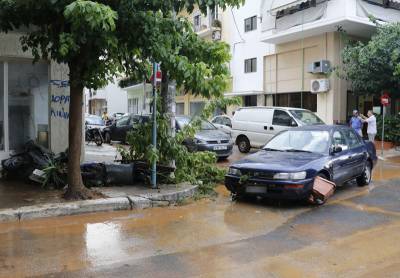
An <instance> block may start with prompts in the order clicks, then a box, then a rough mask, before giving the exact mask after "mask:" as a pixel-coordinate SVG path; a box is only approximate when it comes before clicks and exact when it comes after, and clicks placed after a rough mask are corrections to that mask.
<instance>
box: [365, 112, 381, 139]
mask: <svg viewBox="0 0 400 278" xmlns="http://www.w3.org/2000/svg"><path fill="white" fill-rule="evenodd" d="M361 118H362V121H363V123H367V124H368V129H367V134H368V140H369V141H371V142H374V141H375V136H376V133H377V130H376V118H375V115H374V113H373V112H372V110H368V117H365V116H364V115H361Z"/></svg>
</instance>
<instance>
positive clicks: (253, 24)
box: [244, 16, 257, 32]
mask: <svg viewBox="0 0 400 278" xmlns="http://www.w3.org/2000/svg"><path fill="white" fill-rule="evenodd" d="M256 29H257V16H252V17H249V18H246V19H245V20H244V31H245V32H250V31H253V30H256Z"/></svg>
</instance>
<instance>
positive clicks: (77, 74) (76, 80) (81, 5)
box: [0, 0, 243, 198]
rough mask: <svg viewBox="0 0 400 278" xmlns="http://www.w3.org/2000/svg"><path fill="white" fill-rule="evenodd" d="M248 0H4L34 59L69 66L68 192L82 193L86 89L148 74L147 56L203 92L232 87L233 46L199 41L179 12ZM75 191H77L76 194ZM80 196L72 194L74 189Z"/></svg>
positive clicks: (0, 21)
mask: <svg viewBox="0 0 400 278" xmlns="http://www.w3.org/2000/svg"><path fill="white" fill-rule="evenodd" d="M242 2H243V0H101V1H87V0H0V31H3V32H9V31H13V30H15V29H21V30H24V31H26V32H25V34H24V35H23V36H22V39H21V43H22V46H23V49H24V50H28V49H29V50H31V51H32V53H33V55H34V57H35V59H39V58H46V59H52V60H54V61H56V62H58V63H65V64H68V66H69V69H70V76H69V79H70V80H69V81H70V94H71V96H70V111H69V115H70V118H69V154H70V155H69V162H68V185H69V187H68V190H69V191H67V193H68V192H70V194H69V195H70V196H72V198H75V197H76V196H77V198H84V197H85V196H84V194H83V195H82V194H80V192H83V191H84V186H83V183H82V178H81V175H80V163H79V162H80V154H81V138H82V132H81V131H82V105H81V104H82V101H83V98H82V94H83V88H84V87H86V88H89V89H97V88H100V87H103V86H105V85H106V84H107V83H108V82H109V81H111V80H113V79H114V77H115V75H118V74H120V73H124V74H126V75H128V76H131V75H132V76H138V74H139V75H140V74H144V73H145V72H146V70H147V68H148V62H149V61H156V62H159V63H161V65H162V70H163V71H166V72H168V75H169V78H171V79H173V80H175V81H176V83H177V85H178V86H181V87H183V88H185V89H186V90H190V91H192V92H193V93H194V94H200V95H202V96H205V97H211V96H217V97H219V96H221V95H222V93H223V91H224V90H225V88H226V86H227V80H226V79H227V77H228V68H227V62H228V61H229V53H228V46H227V45H226V44H224V43H213V42H206V41H203V40H201V39H200V38H199V37H198V36H197V35H196V34H195V32H194V31H193V28H192V26H191V24H190V23H189V22H188V20H187V19H185V18H183V17H179V16H176V15H178V14H179V13H180V12H181V11H184V10H185V11H188V12H189V13H190V12H191V11H193V9H194V8H195V7H196V6H197V7H199V8H200V10H201V11H202V12H203V13H206V12H207V10H208V8H213V7H215V6H216V5H218V6H219V7H222V8H226V7H227V6H238V5H240V4H242ZM75 193H77V194H75ZM74 194H75V195H74Z"/></svg>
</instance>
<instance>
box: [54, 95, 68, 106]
mask: <svg viewBox="0 0 400 278" xmlns="http://www.w3.org/2000/svg"><path fill="white" fill-rule="evenodd" d="M51 102H55V103H59V104H66V103H67V102H69V96H65V95H61V96H55V95H52V96H51Z"/></svg>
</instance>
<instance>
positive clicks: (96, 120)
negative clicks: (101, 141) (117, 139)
mask: <svg viewBox="0 0 400 278" xmlns="http://www.w3.org/2000/svg"><path fill="white" fill-rule="evenodd" d="M86 123H87V124H88V125H104V122H103V119H102V118H101V117H94V116H92V117H86Z"/></svg>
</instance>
